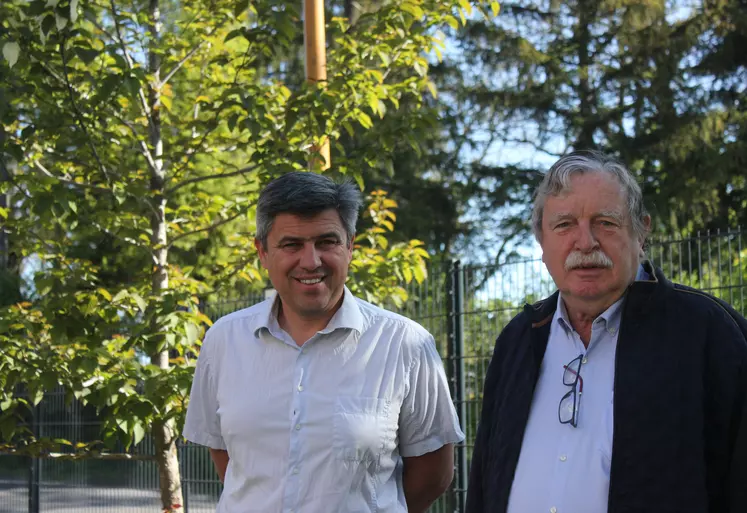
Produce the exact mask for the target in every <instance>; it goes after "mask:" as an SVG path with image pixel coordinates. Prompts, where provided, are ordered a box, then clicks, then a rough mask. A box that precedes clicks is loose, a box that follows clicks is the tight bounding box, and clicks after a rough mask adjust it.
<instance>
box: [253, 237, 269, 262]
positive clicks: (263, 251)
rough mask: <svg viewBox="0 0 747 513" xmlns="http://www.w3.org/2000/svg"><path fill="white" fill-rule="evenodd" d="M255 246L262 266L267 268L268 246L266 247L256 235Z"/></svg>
mask: <svg viewBox="0 0 747 513" xmlns="http://www.w3.org/2000/svg"><path fill="white" fill-rule="evenodd" d="M254 248H255V249H256V250H257V254H258V255H259V261H260V262H262V267H264V268H265V269H267V264H266V263H265V262H266V261H267V248H265V247H264V245H263V244H262V241H261V240H259V239H258V238H256V237H255V238H254Z"/></svg>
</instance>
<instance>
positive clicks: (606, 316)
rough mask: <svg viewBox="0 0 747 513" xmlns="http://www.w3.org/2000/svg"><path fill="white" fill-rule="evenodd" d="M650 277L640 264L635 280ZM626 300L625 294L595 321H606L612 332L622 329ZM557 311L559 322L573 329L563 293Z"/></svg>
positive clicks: (559, 298) (643, 279)
mask: <svg viewBox="0 0 747 513" xmlns="http://www.w3.org/2000/svg"><path fill="white" fill-rule="evenodd" d="M649 279H650V276H649V274H648V273H647V272H646V270H645V269H644V268H643V265H639V266H638V272H636V275H635V281H646V280H649ZM624 300H625V296H624V295H623V297H621V298H620V299H618V300H617V301H615V302H614V303H612V305H611V306H610V307H609V308H607V310H605V311H604V312H602V314H601V315H599V317H597V318H596V319H595V320H594V322H596V321H597V320H600V319H601V320H603V321H604V323H605V327H606V328H607V330H609V331H610V332H611V333H614V332H616V331H618V330H619V329H620V321H621V319H622V304H623V301H624ZM555 312H556V313H555V318H556V319H557V322H558V323H559V324H560V325H561V326H563V328H565V329H567V330H572V329H573V327H572V326H571V321H570V319H569V318H568V310H566V308H565V303H564V302H563V294H562V293H560V294H558V306H557V309H556V310H555Z"/></svg>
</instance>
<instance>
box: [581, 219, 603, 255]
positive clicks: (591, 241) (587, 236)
mask: <svg viewBox="0 0 747 513" xmlns="http://www.w3.org/2000/svg"><path fill="white" fill-rule="evenodd" d="M598 247H599V241H598V240H597V238H596V237H595V236H594V230H592V227H591V224H589V223H579V229H578V237H577V238H576V249H577V250H579V251H582V252H584V253H588V252H590V251H593V250H595V249H597V248H598Z"/></svg>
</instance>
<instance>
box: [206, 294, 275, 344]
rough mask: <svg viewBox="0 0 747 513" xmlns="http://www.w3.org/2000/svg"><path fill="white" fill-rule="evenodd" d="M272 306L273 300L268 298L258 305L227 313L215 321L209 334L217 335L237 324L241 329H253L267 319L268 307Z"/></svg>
mask: <svg viewBox="0 0 747 513" xmlns="http://www.w3.org/2000/svg"><path fill="white" fill-rule="evenodd" d="M271 307H272V300H270V299H266V300H265V301H262V302H260V303H257V304H256V305H252V306H250V307H248V308H242V309H241V310H236V311H235V312H231V313H229V314H226V315H224V316H223V317H221V318H219V319H218V320H217V321H215V322H214V323H213V325H212V326H211V327H210V329H209V330H208V334H210V335H211V336H215V335H218V334H220V333H224V332H226V331H228V330H231V329H232V328H235V327H236V326H237V325H240V328H241V329H249V330H252V331H253V330H254V329H255V328H256V327H257V326H256V324H257V322H260V321H264V320H265V318H266V316H267V312H268V309H269V308H271Z"/></svg>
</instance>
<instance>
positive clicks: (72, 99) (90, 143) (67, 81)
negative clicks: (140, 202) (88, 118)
mask: <svg viewBox="0 0 747 513" xmlns="http://www.w3.org/2000/svg"><path fill="white" fill-rule="evenodd" d="M66 43H67V39H66V38H63V39H62V41H60V56H61V57H62V72H63V76H64V78H65V86H66V87H67V92H68V95H69V96H70V104H71V105H72V107H73V113H74V114H75V119H76V120H77V121H78V125H79V126H80V129H81V130H82V131H83V135H84V136H85V137H86V142H87V143H88V146H89V147H90V148H91V152H92V153H93V158H94V159H96V163H97V164H98V165H99V170H100V171H101V172H102V173H103V175H104V176H105V177H106V180H107V181H110V180H111V178H110V177H109V173H107V171H106V167H104V163H103V162H101V158H100V157H99V152H98V151H96V145H95V144H93V139H91V135H90V134H89V133H88V129H87V128H86V125H85V123H83V114H82V113H81V112H80V109H78V104H77V103H76V102H75V91H74V90H73V85H72V84H71V83H70V76H69V75H68V71H67V55H66V54H65V44H66Z"/></svg>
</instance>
